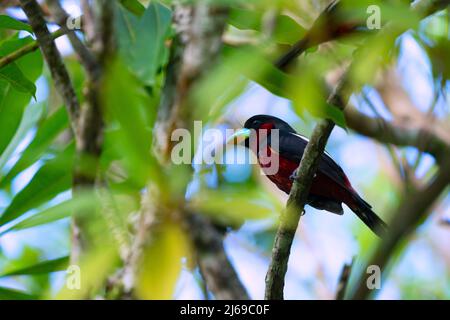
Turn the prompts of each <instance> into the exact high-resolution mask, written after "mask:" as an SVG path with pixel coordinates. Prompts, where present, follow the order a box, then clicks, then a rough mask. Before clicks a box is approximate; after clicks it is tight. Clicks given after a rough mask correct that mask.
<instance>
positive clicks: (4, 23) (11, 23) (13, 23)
mask: <svg viewBox="0 0 450 320" xmlns="http://www.w3.org/2000/svg"><path fill="white" fill-rule="evenodd" d="M0 28H3V29H11V30H25V31H28V32H29V33H33V29H31V27H30V25H29V24H26V23H24V22H22V21H18V20H16V19H14V18H12V17H10V16H7V15H3V14H2V15H0Z"/></svg>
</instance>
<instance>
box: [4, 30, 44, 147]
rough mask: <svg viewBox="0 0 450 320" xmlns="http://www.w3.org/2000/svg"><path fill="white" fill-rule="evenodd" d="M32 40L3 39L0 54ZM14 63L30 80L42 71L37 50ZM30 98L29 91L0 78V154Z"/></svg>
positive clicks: (11, 136) (16, 48)
mask: <svg viewBox="0 0 450 320" xmlns="http://www.w3.org/2000/svg"><path fill="white" fill-rule="evenodd" d="M32 41H33V39H32V38H31V37H27V38H22V39H16V38H11V39H8V40H6V41H3V42H2V43H1V44H0V56H5V55H7V54H9V53H11V52H13V51H15V50H18V49H20V48H21V47H23V46H24V45H27V44H29V43H30V42H32ZM15 64H16V66H17V67H18V68H20V70H21V72H22V73H23V74H24V75H25V76H26V78H27V79H29V80H30V81H36V80H37V79H38V77H39V76H40V75H41V73H42V66H43V61H42V55H41V53H40V52H39V51H35V52H33V53H29V54H27V55H26V56H24V57H22V58H20V59H18V60H16V62H15ZM30 99H31V94H30V93H25V92H20V91H18V90H17V89H16V88H14V87H13V85H12V84H11V83H9V82H8V81H6V80H4V79H2V78H0V128H1V134H0V154H1V153H2V152H3V151H4V150H5V148H6V147H7V146H8V145H9V143H10V141H11V139H12V138H13V137H14V135H15V133H16V130H17V128H18V127H19V125H20V121H21V119H22V114H23V111H24V108H25V106H26V105H27V104H28V103H29V101H30Z"/></svg>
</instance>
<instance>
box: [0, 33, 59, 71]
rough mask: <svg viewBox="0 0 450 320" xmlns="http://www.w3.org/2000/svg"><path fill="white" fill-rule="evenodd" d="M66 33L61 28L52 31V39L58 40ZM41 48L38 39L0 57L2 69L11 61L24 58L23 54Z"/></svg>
mask: <svg viewBox="0 0 450 320" xmlns="http://www.w3.org/2000/svg"><path fill="white" fill-rule="evenodd" d="M63 35H65V30H63V29H59V30H56V31H55V32H53V33H51V38H52V40H56V39H58V38H59V37H62V36H63ZM37 49H39V43H38V42H37V41H34V42H31V43H29V44H27V45H26V46H23V47H22V48H20V49H18V50H16V51H14V52H12V53H10V54H8V55H6V56H4V57H2V58H0V69H1V68H3V67H5V66H7V65H8V64H10V63H13V62H14V61H16V60H18V59H20V58H22V57H23V56H25V55H27V54H29V53H31V52H34V51H36V50H37Z"/></svg>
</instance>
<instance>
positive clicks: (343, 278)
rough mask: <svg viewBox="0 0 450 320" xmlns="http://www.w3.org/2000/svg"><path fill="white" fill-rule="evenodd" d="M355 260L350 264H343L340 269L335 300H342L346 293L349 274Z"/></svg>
mask: <svg viewBox="0 0 450 320" xmlns="http://www.w3.org/2000/svg"><path fill="white" fill-rule="evenodd" d="M354 262H355V259H352V261H351V262H350V263H346V264H344V266H343V267H342V271H341V275H340V277H339V282H338V287H337V292H336V300H344V297H345V293H346V291H347V286H348V281H349V279H350V274H351V272H352V268H353V264H354Z"/></svg>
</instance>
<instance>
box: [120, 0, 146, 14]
mask: <svg viewBox="0 0 450 320" xmlns="http://www.w3.org/2000/svg"><path fill="white" fill-rule="evenodd" d="M120 4H121V5H122V6H123V7H124V8H126V9H127V10H128V11H130V12H132V13H134V14H135V15H138V16H141V15H142V14H144V12H145V7H144V6H143V5H142V4H141V3H140V2H139V1H138V0H120Z"/></svg>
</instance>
